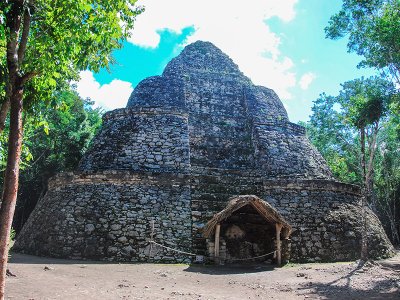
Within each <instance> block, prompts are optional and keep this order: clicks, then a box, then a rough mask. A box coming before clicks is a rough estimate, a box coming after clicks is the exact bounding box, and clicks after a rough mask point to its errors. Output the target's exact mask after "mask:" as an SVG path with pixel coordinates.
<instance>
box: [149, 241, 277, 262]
mask: <svg viewBox="0 0 400 300" xmlns="http://www.w3.org/2000/svg"><path fill="white" fill-rule="evenodd" d="M149 243H150V244H154V245H157V246H159V247H162V248H165V249H168V250H170V251H174V252H177V253H182V254H186V255H190V256H198V254H195V253H190V252H185V251H181V250H178V249H174V248H171V247H168V246H165V245H162V244H159V243H157V242H155V241H149ZM275 252H276V250H274V251H272V252H270V253H267V254H263V255H259V256H254V257H247V258H234V259H227V258H225V257H221V256H205V255H203V256H204V257H207V258H221V259H226V260H229V261H243V260H252V259H257V258H261V257H265V256H269V255H271V254H274V253H275Z"/></svg>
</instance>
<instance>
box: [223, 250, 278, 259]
mask: <svg viewBox="0 0 400 300" xmlns="http://www.w3.org/2000/svg"><path fill="white" fill-rule="evenodd" d="M275 252H276V250H274V251H272V252H270V253H267V254H263V255H260V256H254V257H248V258H234V259H228V260H231V261H239V260H251V259H257V258H261V257H265V256H268V255H271V254H273V253H275Z"/></svg>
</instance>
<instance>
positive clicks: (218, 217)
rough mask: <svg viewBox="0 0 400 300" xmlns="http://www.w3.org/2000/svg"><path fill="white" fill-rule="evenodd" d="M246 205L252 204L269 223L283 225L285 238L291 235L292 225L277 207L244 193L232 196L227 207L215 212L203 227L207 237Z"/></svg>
mask: <svg viewBox="0 0 400 300" xmlns="http://www.w3.org/2000/svg"><path fill="white" fill-rule="evenodd" d="M246 205H251V206H252V207H253V208H254V209H255V210H256V211H257V212H258V213H259V214H260V216H262V217H263V218H264V219H265V220H266V221H267V222H268V223H271V224H280V225H281V226H282V237H283V238H287V237H288V236H289V235H290V233H291V231H292V227H291V226H290V225H289V223H288V222H287V221H286V220H285V219H284V218H283V217H282V216H281V214H280V213H279V212H278V211H277V210H276V209H275V208H273V207H272V206H271V205H270V204H269V203H267V202H266V201H264V200H262V199H260V198H258V197H257V196H254V195H243V196H236V197H233V198H231V199H230V200H229V202H228V205H227V206H226V208H225V209H223V210H222V211H220V212H219V213H217V214H215V215H214V217H213V218H212V219H211V220H210V221H208V223H207V224H206V226H205V227H204V229H203V236H204V237H205V238H209V237H210V236H212V234H213V233H214V231H215V228H216V226H217V224H220V223H222V222H223V221H224V220H226V219H228V218H229V217H230V216H231V215H232V214H233V213H234V212H235V211H237V210H239V209H240V208H242V207H244V206H246Z"/></svg>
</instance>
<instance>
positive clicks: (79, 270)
mask: <svg viewBox="0 0 400 300" xmlns="http://www.w3.org/2000/svg"><path fill="white" fill-rule="evenodd" d="M9 270H10V271H11V273H13V274H14V275H16V276H15V277H14V276H8V278H7V282H6V284H7V286H6V299H35V300H38V299H68V300H69V299H85V300H86V299H363V298H364V299H400V253H398V254H397V256H396V257H395V258H392V259H390V260H384V261H379V262H375V263H367V264H365V265H364V266H360V265H359V264H358V263H357V262H350V263H332V264H302V265H288V266H285V267H283V268H279V269H278V268H273V267H272V266H262V265H258V266H255V265H253V266H249V265H247V266H243V265H242V266H229V267H227V266H202V265H193V266H189V265H164V264H115V263H104V262H88V261H71V260H62V259H52V258H41V257H35V256H29V255H21V254H12V258H11V261H10V264H9Z"/></svg>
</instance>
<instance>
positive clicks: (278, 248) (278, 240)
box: [275, 223, 283, 267]
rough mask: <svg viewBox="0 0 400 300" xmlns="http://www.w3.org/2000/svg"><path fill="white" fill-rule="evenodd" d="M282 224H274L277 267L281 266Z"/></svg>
mask: <svg viewBox="0 0 400 300" xmlns="http://www.w3.org/2000/svg"><path fill="white" fill-rule="evenodd" d="M282 227H283V225H282V224H278V223H276V224H275V228H276V264H277V265H278V267H280V266H281V230H282Z"/></svg>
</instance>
